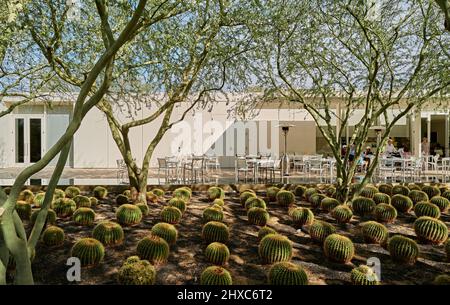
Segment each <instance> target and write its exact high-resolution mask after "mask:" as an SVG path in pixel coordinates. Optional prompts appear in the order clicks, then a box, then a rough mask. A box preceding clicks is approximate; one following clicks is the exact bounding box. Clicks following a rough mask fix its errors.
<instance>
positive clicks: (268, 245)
mask: <svg viewBox="0 0 450 305" xmlns="http://www.w3.org/2000/svg"><path fill="white" fill-rule="evenodd" d="M258 253H259V257H260V258H261V260H262V261H263V262H264V263H265V264H273V263H277V262H285V261H289V260H290V259H291V257H292V242H291V241H290V240H289V238H287V237H286V236H283V235H280V234H268V235H266V236H265V237H263V239H261V241H260V242H259V247H258Z"/></svg>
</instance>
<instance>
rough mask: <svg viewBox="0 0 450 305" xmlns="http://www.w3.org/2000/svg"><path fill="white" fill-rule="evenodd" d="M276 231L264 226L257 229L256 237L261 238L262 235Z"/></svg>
mask: <svg viewBox="0 0 450 305" xmlns="http://www.w3.org/2000/svg"><path fill="white" fill-rule="evenodd" d="M276 233H277V231H275V230H274V229H272V228H271V227H267V226H264V227H262V228H261V229H259V231H258V239H259V240H261V239H263V238H264V236H266V235H268V234H276Z"/></svg>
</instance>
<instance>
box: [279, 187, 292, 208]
mask: <svg viewBox="0 0 450 305" xmlns="http://www.w3.org/2000/svg"><path fill="white" fill-rule="evenodd" d="M277 203H278V204H279V205H281V206H290V205H292V204H294V203H295V195H294V193H292V192H290V191H285V190H281V191H279V192H278V194H277Z"/></svg>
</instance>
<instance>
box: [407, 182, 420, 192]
mask: <svg viewBox="0 0 450 305" xmlns="http://www.w3.org/2000/svg"><path fill="white" fill-rule="evenodd" d="M408 188H409V190H410V191H413V190H417V191H421V190H422V188H421V187H420V186H418V185H417V184H415V183H410V184H408Z"/></svg>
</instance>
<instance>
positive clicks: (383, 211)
mask: <svg viewBox="0 0 450 305" xmlns="http://www.w3.org/2000/svg"><path fill="white" fill-rule="evenodd" d="M374 214H375V219H376V221H378V222H384V223H391V222H394V221H395V220H396V219H397V210H396V209H395V208H394V207H393V206H392V205H390V204H386V203H380V204H379V205H377V206H376V207H375V210H374Z"/></svg>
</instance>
